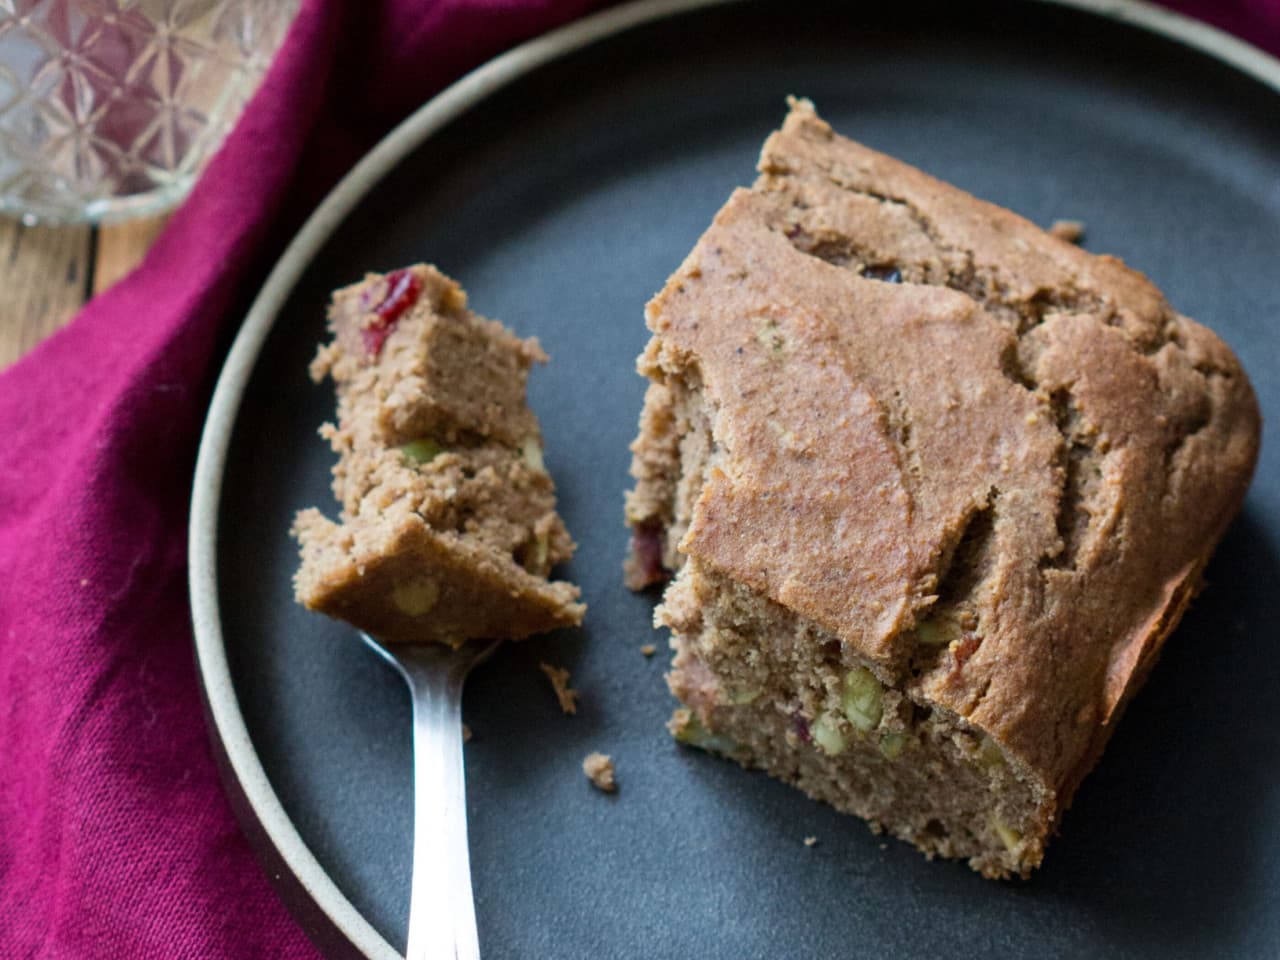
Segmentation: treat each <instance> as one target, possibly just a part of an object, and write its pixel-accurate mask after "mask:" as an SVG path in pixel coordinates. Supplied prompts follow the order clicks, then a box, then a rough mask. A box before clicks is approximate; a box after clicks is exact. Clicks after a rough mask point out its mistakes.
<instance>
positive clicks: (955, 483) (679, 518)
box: [627, 101, 1259, 877]
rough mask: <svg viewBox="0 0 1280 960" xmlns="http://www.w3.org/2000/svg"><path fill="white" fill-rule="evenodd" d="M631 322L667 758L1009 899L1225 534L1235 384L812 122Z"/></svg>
mask: <svg viewBox="0 0 1280 960" xmlns="http://www.w3.org/2000/svg"><path fill="white" fill-rule="evenodd" d="M647 321H648V325H649V328H650V330H651V331H652V333H653V337H652V339H651V341H650V343H649V345H648V347H647V348H646V350H645V351H644V353H643V354H642V356H641V357H640V361H639V368H640V371H641V372H642V373H643V374H644V375H645V376H647V377H648V378H649V379H650V380H651V381H652V382H651V384H650V386H649V388H648V392H647V395H646V398H645V403H644V409H643V412H642V414H641V420H640V434H639V437H638V438H637V439H636V441H635V443H634V445H633V455H634V456H633V467H632V472H633V475H634V477H635V479H636V484H635V488H634V489H633V490H632V491H631V492H630V493H629V495H628V499H627V521H628V523H629V524H630V525H631V527H632V529H633V552H632V556H631V557H630V558H629V560H628V565H627V574H628V581H629V583H630V584H631V585H632V586H634V587H640V586H645V585H647V584H650V583H654V582H659V581H662V580H664V579H667V578H671V580H670V583H669V585H668V586H667V587H666V589H665V594H664V596H663V600H662V604H661V606H660V607H659V608H658V611H657V614H656V618H657V621H658V623H659V624H661V625H665V626H666V627H669V628H670V630H671V634H672V646H673V648H674V650H675V660H674V664H673V669H672V671H671V673H670V675H669V678H668V679H669V683H670V686H671V689H672V691H673V692H674V693H675V695H676V696H677V697H678V698H679V699H680V700H681V701H682V702H683V705H684V706H683V707H682V708H681V709H679V710H677V711H676V716H675V718H674V719H673V721H672V729H673V732H674V733H675V735H676V737H677V738H678V739H680V740H683V741H686V742H690V743H693V744H697V745H701V746H703V747H707V748H709V749H711V750H714V751H717V752H720V753H723V754H726V755H728V756H730V757H733V758H735V759H737V760H739V761H740V762H742V763H743V764H745V765H749V766H753V767H760V768H763V769H764V770H766V771H768V772H769V773H770V774H772V775H773V776H775V777H779V778H781V779H783V780H785V781H788V782H790V783H793V784H795V785H796V786H798V787H799V788H800V789H802V790H804V791H805V792H806V793H808V794H809V795H811V796H813V797H816V798H818V799H821V800H824V801H826V802H828V803H830V804H832V805H834V806H836V807H837V808H839V809H841V810H844V811H848V812H850V813H854V814H857V815H859V816H861V817H865V818H867V819H868V820H870V821H871V822H872V823H873V825H874V826H875V827H876V828H877V829H884V830H886V831H888V832H889V833H891V834H893V835H894V836H897V837H900V838H902V839H904V840H908V841H910V842H912V843H914V844H915V845H916V846H917V847H919V848H920V849H921V850H922V851H924V852H925V853H926V854H927V855H929V856H933V855H935V854H937V855H942V856H948V857H960V858H965V859H967V860H968V862H969V863H970V865H971V866H972V867H974V868H975V869H976V870H979V871H980V872H981V873H982V874H984V875H985V876H989V877H1002V876H1008V875H1023V876H1025V875H1026V874H1027V873H1028V872H1029V871H1031V870H1032V869H1033V868H1034V867H1036V866H1037V865H1038V864H1039V863H1040V861H1041V857H1042V855H1043V851H1044V846H1045V843H1046V841H1047V840H1048V838H1049V836H1050V834H1051V833H1052V832H1053V830H1054V829H1055V826H1056V825H1057V824H1058V822H1059V819H1060V817H1061V816H1062V813H1063V811H1064V810H1065V808H1066V807H1067V805H1068V803H1069V802H1070V800H1071V797H1072V795H1073V793H1074V792H1075V790H1076V787H1077V786H1078V784H1079V783H1080V780H1081V778H1083V777H1084V775H1085V774H1086V773H1087V772H1088V770H1089V769H1090V768H1091V767H1092V766H1093V765H1094V763H1095V762H1096V760H1097V758H1098V756H1099V755H1100V753H1101V751H1102V749H1103V747H1104V745H1105V743H1106V741H1107V739H1108V737H1109V736H1110V734H1111V731H1112V730H1113V729H1114V726H1115V723H1116V721H1117V719H1118V717H1119V715H1120V712H1121V710H1122V708H1123V707H1124V705H1125V703H1126V702H1127V701H1128V700H1129V698H1130V697H1131V696H1132V695H1133V693H1134V691H1135V690H1136V689H1137V688H1138V686H1139V685H1140V684H1141V682H1142V680H1143V678H1144V677H1145V676H1146V674H1147V672H1148V670H1149V669H1150V668H1151V666H1152V663H1153V662H1154V661H1155V659H1156V656H1157V654H1158V653H1159V651H1160V648H1161V646H1162V644H1163V643H1164V641H1165V638H1166V637H1167V636H1168V634H1169V632H1170V631H1171V630H1172V628H1173V627H1174V625H1175V624H1176V623H1177V621H1178V619H1179V617H1180V616H1181V614H1182V612H1183V610H1184V609H1185V607H1186V605H1187V603H1188V601H1189V600H1190V598H1191V596H1192V595H1193V593H1194V592H1195V590H1196V589H1197V586H1198V584H1199V582H1200V573H1201V570H1202V569H1203V567H1204V565H1205V563H1206V561H1207V559H1208V557H1209V554H1210V552H1211V551H1212V549H1213V547H1214V546H1215V544H1216V543H1217V541H1218V540H1219V538H1220V537H1221V535H1222V533H1223V531H1224V528H1225V527H1226V525H1227V524H1228V522H1229V521H1230V520H1231V518H1232V516H1233V515H1234V514H1235V513H1236V511H1237V509H1238V508H1239V506H1240V503H1241V501H1242V498H1243V496H1244V492H1245V489H1246V487H1247V485H1248V482H1249V478H1250V475H1251V473H1252V470H1253V466H1254V462H1255V459H1256V454H1257V447H1258V437H1259V416H1258V411H1257V405H1256V402H1255V400H1254V396H1253V393H1252V390H1251V388H1250V385H1249V383H1248V380H1247V379H1246V377H1245V375H1244V373H1243V371H1242V369H1241V367H1240V364H1239V363H1238V361H1237V360H1236V358H1235V357H1234V356H1233V355H1232V353H1231V351H1230V350H1229V349H1228V348H1227V347H1226V346H1225V345H1224V344H1223V343H1222V341H1221V340H1219V339H1218V338H1217V337H1216V336H1215V335H1214V334H1213V333H1211V332H1210V331H1208V330H1207V329H1205V328H1204V327H1202V326H1200V325H1198V324H1196V323H1194V322H1192V321H1191V320H1188V319H1187V318H1186V317H1183V316H1181V315H1179V314H1178V313H1177V312H1175V311H1174V310H1173V309H1172V308H1171V307H1170V306H1169V304H1168V303H1167V302H1166V301H1165V298H1164V297H1163V296H1162V294H1161V293H1160V291H1159V290H1157V289H1156V288H1155V287H1154V286H1153V285H1152V284H1151V283H1150V282H1149V281H1147V280H1146V278H1144V277H1143V276H1142V275H1140V274H1139V273H1137V272H1135V271H1134V270H1131V269H1129V268H1128V267H1126V266H1125V265H1124V264H1122V263H1121V262H1120V261H1118V260H1116V259H1114V258H1111V257H1106V256H1096V255H1092V254H1089V253H1087V252H1085V251H1083V250H1081V249H1079V248H1078V247H1076V246H1073V245H1072V244H1070V243H1066V242H1063V241H1062V240H1060V239H1058V238H1056V237H1053V236H1050V235H1049V234H1048V233H1046V232H1044V231H1042V230H1041V229H1039V228H1037V227H1036V226H1034V225H1033V224H1031V223H1029V222H1027V221H1026V220H1024V219H1022V218H1020V217H1018V216H1016V215H1014V214H1012V213H1010V212H1008V211H1006V210H1004V209H1001V208H999V207H996V206H993V205H991V204H988V203H984V202H982V201H980V200H977V199H975V198H974V197H972V196H970V195H968V194H966V193H964V192H963V191H961V190H959V189H956V188H954V187H952V186H949V185H947V184H944V183H941V182H939V181H938V180H935V179H933V178H931V177H929V176H927V175H925V174H924V173H921V172H920V171H918V170H916V169H914V168H912V167H910V166H907V165H906V164H903V163H901V162H898V161H896V160H893V159H891V158H889V157H887V156H884V155H882V154H879V153H877V152H875V151H873V150H870V149H868V148H866V147H863V146H861V145H859V144H857V143H854V142H852V141H850V140H847V139H845V138H842V137H840V136H838V135H836V134H835V133H834V132H833V131H832V130H831V128H830V127H829V126H828V125H827V124H826V123H825V122H823V121H822V120H821V119H820V118H819V117H818V116H817V115H816V113H815V112H814V109H813V107H812V105H811V104H810V103H808V102H807V101H793V102H792V109H791V112H790V114H789V116H788V117H787V119H786V122H785V124H784V126H783V127H782V129H781V130H780V131H778V132H776V133H775V134H773V135H772V136H771V137H770V138H769V139H768V141H767V142H766V143H765V145H764V149H763V153H762V156H761V159H760V163H759V177H758V179H757V180H756V182H755V184H754V186H752V187H751V188H750V189H743V190H738V191H736V192H735V193H734V194H733V195H732V197H731V198H730V199H729V201H728V203H727V204H726V205H725V206H724V207H723V208H722V209H721V210H720V212H719V213H718V215H717V216H716V218H715V221H714V223H713V224H712V225H711V227H710V228H709V229H708V230H707V232H706V233H705V234H704V235H703V236H702V238H701V239H700V240H699V241H698V243H697V246H696V247H695V248H694V249H693V251H692V252H691V253H690V254H689V256H688V258H687V259H686V260H685V262H684V263H683V265H682V266H681V267H680V268H679V269H678V270H677V271H676V273H675V274H674V275H673V276H672V277H671V278H670V280H669V281H668V282H667V284H666V286H665V288H664V289H663V290H662V291H661V292H660V293H659V294H658V295H657V296H656V297H655V298H654V299H653V300H652V301H651V302H650V303H649V305H648V308H647Z"/></svg>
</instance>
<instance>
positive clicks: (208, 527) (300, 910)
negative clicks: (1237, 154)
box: [188, 0, 1280, 960]
mask: <svg viewBox="0 0 1280 960" xmlns="http://www.w3.org/2000/svg"><path fill="white" fill-rule="evenodd" d="M743 2H751V0H632V2H630V3H625V4H622V5H620V6H615V7H610V8H608V9H605V10H602V11H599V12H596V13H593V14H590V15H588V16H586V17H583V18H581V19H579V20H576V21H573V22H571V23H569V24H567V25H564V26H561V27H559V28H557V29H555V30H552V31H550V32H548V33H545V34H543V35H541V36H539V37H535V38H533V39H531V40H527V41H525V42H524V43H521V44H519V45H518V46H516V47H514V48H512V49H511V50H509V51H507V52H506V53H503V54H501V55H499V56H498V57H496V58H494V59H492V60H490V61H488V62H487V63H485V64H483V65H482V66H480V67H478V68H476V69H475V70H473V71H472V72H470V73H468V74H466V75H464V76H463V77H462V78H460V79H459V80H457V81H455V82H454V83H453V84H451V85H450V86H448V87H446V88H445V89H444V90H442V91H440V92H439V93H437V94H436V95H435V96H433V97H431V98H430V99H428V100H427V102H426V103H424V104H423V105H422V106H421V107H419V108H418V109H416V110H415V111H414V112H413V113H412V114H410V115H409V116H408V117H407V118H406V119H405V120H403V121H402V122H401V123H400V124H398V125H397V126H396V127H395V128H394V129H393V130H391V132H390V133H388V134H387V135H386V136H385V137H384V138H383V139H382V140H381V141H379V142H378V144H377V145H376V146H375V147H374V148H373V149H372V150H370V151H369V153H367V154H366V155H365V156H364V157H363V158H362V159H361V160H360V161H359V162H358V163H357V164H356V165H355V166H354V167H353V168H352V169H351V170H350V171H348V172H347V174H346V175H345V176H343V177H342V179H341V180H340V181H339V182H338V183H337V185H336V186H334V187H333V188H332V189H331V190H330V191H329V193H328V194H327V195H326V196H325V198H324V200H323V201H322V202H321V203H320V205H319V206H318V207H317V208H316V209H315V211H314V212H313V213H312V214H311V215H310V216H309V217H308V218H307V220H306V222H305V223H304V224H303V226H302V228H301V229H300V230H299V231H298V233H297V234H296V235H295V236H294V238H293V239H292V240H291V241H290V242H289V244H288V246H287V247H286V248H285V250H284V252H283V253H282V254H281V256H280V258H279V260H277V261H276V264H275V266H274V267H273V268H272V270H271V273H270V274H269V275H268V277H267V280H266V282H265V283H264V284H263V286H262V288H261V290H260V291H259V292H258V294H257V296H256V297H255V298H254V301H253V303H252V305H251V306H250V308H249V311H248V313H247V314H246V315H245V318H244V320H243V321H242V323H241V326H240V329H239V330H238V332H237V334H236V337H235V340H234V341H233V343H232V345H231V348H230V350H229V351H228V353H227V356H226V359H225V361H224V363H223V366H222V370H221V372H220V373H219V376H218V380H217V384H216V386H215V388H214V392H213V395H212V399H211V401H210V404H209V409H208V413H207V416H206V419H205V424H204V428H203V431H202V434H201V438H200V447H199V451H198V454H197V457H196V467H195V472H194V475H193V482H192V497H191V512H190V517H189V525H188V595H189V599H190V603H191V619H192V633H193V640H194V646H195V654H196V667H197V674H198V678H199V681H200V689H201V695H202V699H203V706H204V712H205V718H206V723H207V725H208V729H209V734H210V737H211V739H212V741H213V746H214V751H215V757H216V759H217V761H218V766H219V772H220V774H221V779H222V785H223V789H224V790H225V791H226V793H227V794H228V797H229V798H230V800H231V802H232V806H233V808H234V809H235V812H236V815H237V817H238V819H239V820H240V826H241V829H242V830H243V831H244V832H245V833H246V834H247V835H248V836H249V837H250V838H251V839H256V840H257V841H258V843H257V844H254V846H255V854H256V855H257V857H258V859H259V862H260V864H261V865H262V866H263V868H264V871H265V872H266V873H267V874H268V876H269V877H270V879H271V881H272V883H273V886H275V888H276V891H277V893H278V894H279V895H280V897H281V899H282V900H283V901H284V903H285V905H286V906H287V907H288V908H289V910H290V912H291V913H292V914H293V915H294V918H295V919H296V920H298V921H299V922H300V923H301V925H302V926H303V928H304V929H305V930H306V932H307V933H308V934H309V935H310V936H311V937H312V939H313V940H314V941H316V944H317V946H319V947H320V948H321V950H322V951H324V950H332V949H340V950H342V951H343V953H344V954H346V953H349V952H350V950H352V949H354V950H355V951H358V952H357V953H355V954H351V955H352V956H362V957H366V958H368V960H395V958H398V957H399V956H400V954H399V953H398V952H397V951H396V950H395V949H394V948H393V947H392V946H391V945H390V944H389V943H388V942H387V940H386V939H385V938H384V937H383V936H382V935H381V934H380V933H378V931H377V930H375V929H374V927H373V926H372V925H371V924H370V923H369V922H368V920H366V919H365V917H364V916H363V915H362V914H361V913H360V912H359V911H358V910H357V909H356V907H355V906H354V905H353V904H352V903H351V901H350V900H349V899H347V897H346V896H345V894H343V892H342V891H341V890H340V889H339V888H338V886H337V885H336V884H335V883H334V882H333V880H332V879H331V878H330V877H329V875H328V873H327V872H326V871H325V869H324V867H323V866H322V865H321V864H320V862H319V861H318V860H317V859H316V857H315V855H314V854H313V853H312V852H311V850H310V849H309V848H308V847H307V845H306V844H305V842H304V841H303V840H302V837H301V835H300V834H299V833H298V831H297V829H296V827H295V826H294V824H293V821H292V820H291V819H290V818H289V815H288V813H287V812H286V811H285V809H284V805H283V804H282V803H281V802H280V799H279V797H278V796H277V795H276V792H275V790H274V788H273V787H272V786H271V783H270V781H269V779H268V778H267V773H266V770H265V768H264V767H263V766H262V762H261V760H260V758H259V757H258V754H257V751H256V750H255V748H254V745H253V741H252V738H251V737H250V735H249V730H248V727H247V725H246V723H245V720H244V715H243V714H242V713H241V711H240V704H239V700H238V698H237V696H236V693H235V687H234V684H233V682H232V678H231V671H230V666H229V664H228V661H227V657H226V647H225V643H224V637H223V632H222V622H221V615H220V607H219V602H218V579H217V546H218V530H217V526H218V513H219V507H220V504H221V494H222V480H223V475H224V471H225V467H226V458H227V453H228V450H229V448H230V442H231V435H232V428H233V426H234V424H235V420H236V416H237V414H238V413H239V410H240V405H241V401H242V400H243V396H244V392H245V389H246V388H247V386H248V382H249V379H250V377H251V375H252V373H253V369H254V367H255V366H256V364H257V360H258V356H259V354H260V353H261V350H262V347H263V344H264V343H265V341H266V338H267V336H268V335H269V334H270V332H271V330H272V328H273V327H274V325H275V321H276V319H277V318H278V316H279V314H280V310H281V308H282V307H283V306H284V304H285V302H286V301H287V300H288V298H289V295H290V294H291V293H292V292H293V289H294V287H295V286H296V284H297V281H298V280H299V279H300V277H301V276H302V274H303V273H304V272H305V270H306V269H307V267H308V266H309V265H310V263H311V261H312V259H313V258H314V256H315V255H316V253H318V252H319V250H320V249H321V247H322V246H323V245H324V244H325V243H326V242H327V241H328V239H329V237H330V235H331V234H332V233H333V231H334V230H335V229H337V228H338V227H339V226H340V225H341V223H342V222H343V221H344V220H345V219H346V218H347V216H348V215H349V214H350V213H351V212H352V211H353V210H354V209H355V207H356V206H357V204H359V202H360V201H361V200H363V199H364V197H365V196H366V195H367V194H368V193H369V192H370V191H372V190H373V189H374V187H376V186H377V184H378V183H379V182H380V181H381V180H382V179H383V178H384V177H386V176H387V175H388V174H390V173H391V172H392V171H393V170H394V169H395V168H396V166H397V165H398V164H399V163H400V162H401V160H403V159H404V157H405V156H407V155H408V154H410V153H412V152H413V151H414V150H416V149H417V148H418V147H419V146H421V144H422V143H423V142H424V141H426V140H427V139H428V138H429V137H431V136H432V135H433V134H435V133H436V132H437V131H439V130H440V129H442V128H443V127H444V126H446V125H447V124H448V123H450V122H452V121H453V120H454V119H455V118H457V117H459V116H461V115H462V114H464V113H466V112H467V111H468V110H470V109H471V108H472V107H474V106H476V105H477V104H479V103H481V102H482V101H484V100H485V99H487V98H488V97H489V96H491V95H492V94H494V93H496V92H498V91H499V90H501V89H503V88H505V87H506V86H508V85H509V84H511V83H512V82H513V81H515V80H517V79H518V78H519V77H521V76H522V75H524V74H526V73H529V72H530V71H532V70H534V69H536V68H538V67H540V66H543V65H544V64H546V63H549V62H551V61H553V60H556V59H559V58H561V57H563V56H565V55H567V54H570V53H573V52H576V51H577V50H579V49H582V48H584V47H587V46H589V45H591V44H593V43H595V42H597V41H600V40H604V39H607V38H609V37H612V36H615V35H618V34H621V33H623V32H625V31H627V30H629V29H632V28H634V27H638V26H643V25H647V24H650V23H654V22H657V21H659V20H662V19H665V18H668V17H673V16H677V15H681V14H684V13H690V12H693V11H696V10H700V9H703V8H711V7H717V6H728V5H729V4H733V3H743ZM1024 2H1027V3H1038V4H1041V5H1046V6H1058V7H1065V8H1069V9H1072V10H1076V11H1080V12H1082V13H1086V14H1092V15H1094V16H1099V17H1102V18H1104V19H1109V20H1115V21H1119V22H1122V23H1125V24H1128V25H1131V26H1135V27H1137V28H1139V29H1144V30H1146V31H1148V32H1150V33H1152V34H1154V35H1157V36H1160V37H1163V38H1166V39H1170V40H1174V41H1175V42H1179V43H1181V44H1183V45H1185V46H1188V47H1190V48H1192V49H1194V50H1196V51H1198V52H1201V53H1204V54H1207V55H1209V56H1211V57H1213V58H1215V59H1217V60H1218V61H1219V62H1222V63H1225V64H1227V65H1228V66H1231V67H1234V68H1235V69H1236V70H1238V71H1240V72H1241V73H1243V74H1245V75H1246V76H1248V77H1251V78H1252V79H1254V80H1257V81H1260V82H1261V83H1263V84H1264V85H1266V86H1269V87H1271V88H1272V89H1273V90H1275V91H1276V92H1277V93H1278V94H1280V59H1277V58H1276V57H1273V56H1272V55H1270V54H1269V53H1267V52H1265V51H1263V50H1261V49H1260V48H1258V47H1255V46H1253V45H1252V44H1250V43H1248V42H1246V41H1244V40H1241V39H1238V38H1237V37H1234V36H1232V35H1230V34H1228V33H1226V32H1224V31H1222V30H1220V29H1218V28H1217V27H1214V26H1211V25H1209V24H1207V23H1203V22H1201V21H1198V20H1193V19H1191V18H1190V17H1188V16H1186V15H1184V14H1181V13H1177V12H1175V11H1173V10H1170V9H1167V8H1164V7H1158V6H1155V5H1154V4H1152V3H1149V2H1146V0H1024ZM259 844H265V845H266V847H267V849H265V850H264V849H262V848H261V847H260V846H259ZM300 898H301V899H300ZM335 938H337V939H335Z"/></svg>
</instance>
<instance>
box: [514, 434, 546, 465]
mask: <svg viewBox="0 0 1280 960" xmlns="http://www.w3.org/2000/svg"><path fill="white" fill-rule="evenodd" d="M520 456H521V457H523V458H524V462H525V463H527V464H528V465H529V467H530V468H531V469H533V470H546V469H547V467H546V464H544V463H543V460H542V444H541V443H539V442H538V438H537V437H525V438H524V440H523V441H521V443H520Z"/></svg>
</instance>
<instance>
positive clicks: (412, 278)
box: [360, 270, 422, 357]
mask: <svg viewBox="0 0 1280 960" xmlns="http://www.w3.org/2000/svg"><path fill="white" fill-rule="evenodd" d="M385 279H386V291H387V292H386V293H385V294H384V295H383V297H382V300H381V301H380V302H379V303H378V305H377V306H376V307H374V308H373V309H372V310H371V311H370V312H371V313H372V314H373V319H371V320H370V321H369V322H368V323H367V324H365V326H364V327H363V328H361V330H360V339H361V340H362V341H363V342H364V348H365V351H366V352H367V353H368V354H369V356H371V357H376V356H377V355H378V354H379V353H381V352H382V345H383V344H384V343H386V341H387V337H389V336H391V331H392V330H394V329H395V326H396V322H397V321H398V320H399V319H400V317H401V316H403V314H404V312H405V311H406V310H408V309H409V308H410V307H412V306H413V305H414V304H415V303H417V302H418V296H419V295H420V294H421V293H422V281H421V280H419V279H418V275H417V274H416V273H414V272H413V271H412V270H393V271H391V273H388V274H387V276H386V278H385Z"/></svg>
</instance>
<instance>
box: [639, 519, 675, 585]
mask: <svg viewBox="0 0 1280 960" xmlns="http://www.w3.org/2000/svg"><path fill="white" fill-rule="evenodd" d="M631 561H632V562H631V569H632V576H633V580H634V584H633V587H634V588H635V589H640V588H642V587H648V586H652V585H653V584H655V583H661V582H662V581H663V580H665V579H667V570H666V568H665V567H663V565H662V527H661V526H660V525H659V524H656V523H642V524H640V525H639V526H638V527H635V528H634V529H633V530H632V531H631Z"/></svg>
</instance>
